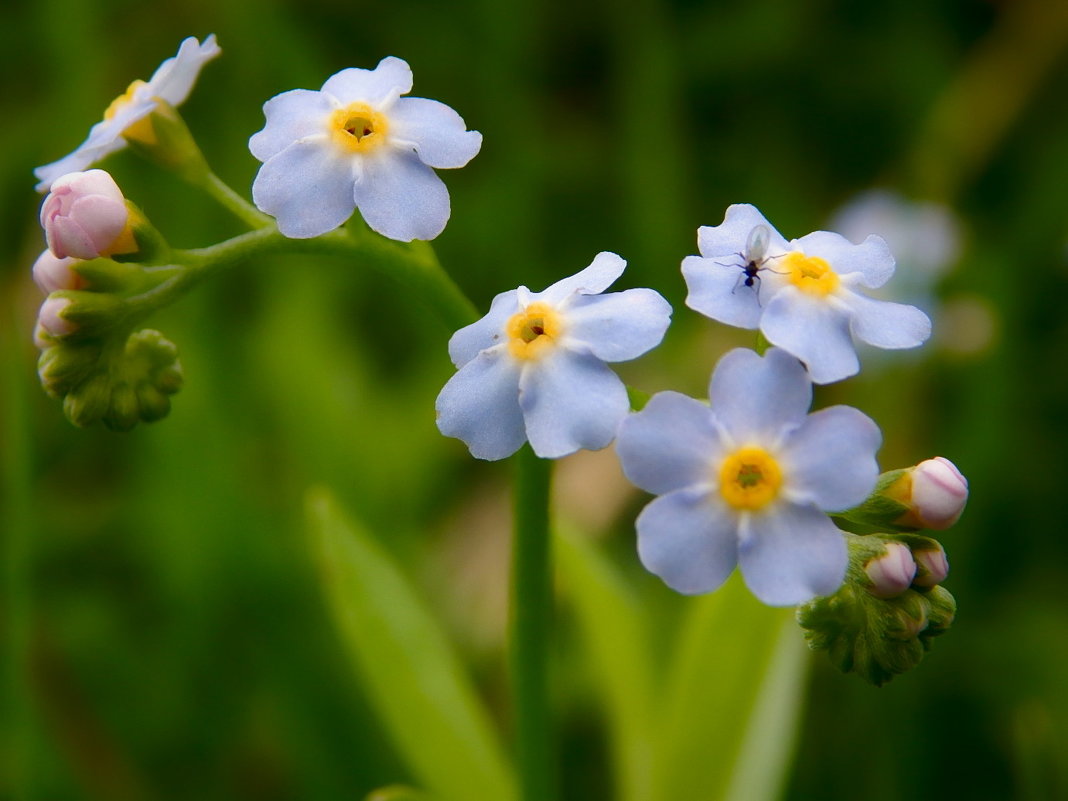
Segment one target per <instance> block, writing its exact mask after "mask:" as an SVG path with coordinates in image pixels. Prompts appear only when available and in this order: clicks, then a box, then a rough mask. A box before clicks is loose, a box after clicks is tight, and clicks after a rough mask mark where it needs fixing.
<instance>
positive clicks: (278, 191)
mask: <svg viewBox="0 0 1068 801" xmlns="http://www.w3.org/2000/svg"><path fill="white" fill-rule="evenodd" d="M352 170H353V165H352V163H351V162H349V161H348V160H346V159H343V158H339V156H338V155H337V153H336V152H335V151H334V150H333V149H328V148H324V147H322V146H321V145H320V144H319V143H316V142H295V143H293V144H292V145H290V146H289V147H287V148H286V149H285V150H283V151H282V152H281V153H279V154H278V155H276V156H274V157H273V158H271V159H269V160H268V161H267V162H266V163H265V164H264V165H263V166H262V167H260V171H259V172H258V173H257V174H256V180H255V181H253V183H252V199H253V201H254V202H255V204H256V206H257V207H258V208H259V209H260V210H261V211H264V212H266V213H267V214H270V215H271V216H272V217H274V218H275V219H276V220H277V222H278V230H279V231H281V232H282V233H283V234H284V235H285V236H288V237H290V238H291V239H310V238H311V237H314V236H319V235H320V234H325V233H327V232H328V231H332V230H334V229H335V228H337V227H338V226H339V225H341V224H342V223H343V222H345V220H347V219H348V218H349V217H350V216H351V215H352V211H353V209H354V208H355V205H356V204H355V202H354V201H353V199H352ZM295 175H299V176H300V179H299V180H294V176H295Z"/></svg>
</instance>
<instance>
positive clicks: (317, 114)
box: [249, 56, 482, 242]
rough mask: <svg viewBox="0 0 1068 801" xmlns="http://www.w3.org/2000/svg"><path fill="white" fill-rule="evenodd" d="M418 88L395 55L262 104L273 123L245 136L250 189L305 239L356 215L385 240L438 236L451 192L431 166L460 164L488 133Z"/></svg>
mask: <svg viewBox="0 0 1068 801" xmlns="http://www.w3.org/2000/svg"><path fill="white" fill-rule="evenodd" d="M411 90H412V71H411V69H410V68H409V67H408V64H407V63H406V62H404V61H402V60H401V59H399V58H394V57H393V56H390V57H388V58H384V59H382V61H380V62H379V63H378V66H377V67H375V68H374V69H373V70H365V69H356V68H351V69H345V70H342V71H341V72H339V73H337V74H336V75H334V76H332V77H331V78H329V79H328V80H327V81H326V83H324V84H323V86H322V89H320V90H319V91H318V92H315V91H311V90H308V89H294V90H292V91H289V92H283V93H282V94H280V95H278V96H276V97H273V98H271V99H270V100H268V101H267V102H266V103H265V104H264V106H263V113H264V115H265V116H266V118H267V124H266V125H265V126H264V128H263V130H262V131H259V132H258V133H256V134H254V135H253V136H252V138H251V139H250V140H249V149H250V150H251V151H252V155H253V156H255V157H256V158H257V159H259V160H260V161H262V162H263V166H262V167H260V171H259V173H258V174H257V175H256V180H255V182H254V183H253V185H252V199H253V200H254V201H255V203H256V205H257V206H258V207H259V209H260V210H261V211H263V212H266V213H267V214H270V215H271V216H272V217H275V218H276V219H277V221H278V230H279V231H281V232H282V233H283V234H285V235H286V236H288V237H291V238H293V239H307V238H310V237H314V236H319V235H320V234H325V233H326V232H328V231H331V230H333V229H334V228H337V227H338V226H339V225H341V224H342V223H343V222H345V221H346V220H347V219H348V218H349V217H351V216H352V212H353V210H354V209H359V210H360V214H362V215H363V218H364V220H365V221H366V222H367V224H368V225H369V226H370V227H371V228H372V229H373V230H375V231H377V232H378V233H380V234H382V235H383V236H387V237H389V238H390V239H397V240H400V241H402V242H410V241H411V240H413V239H433V238H434V237H436V236H437V235H438V234H440V233H441V232H442V230H443V229H444V228H445V223H446V222H448V220H449V192H448V190H447V189H446V188H445V184H444V183H443V182H442V180H441V179H440V178H438V176H437V174H436V173H435V172H434V169H442V168H449V167H462V166H464V165H465V164H467V162H468V161H470V160H471V159H472V158H474V156H475V154H476V153H478V151H479V148H481V147H482V134H480V133H479V132H478V131H468V130H467V126H466V124H465V123H464V121H463V119H462V118H461V117H460V115H459V114H457V113H456V112H455V111H453V110H452V109H451V108H449V107H448V106H446V105H445V104H443V103H439V102H437V101H436V100H427V99H425V98H421V97H401V95H405V94H407V93H408V92H410V91H411Z"/></svg>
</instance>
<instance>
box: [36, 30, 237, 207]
mask: <svg viewBox="0 0 1068 801" xmlns="http://www.w3.org/2000/svg"><path fill="white" fill-rule="evenodd" d="M221 52H222V51H221V50H220V49H219V46H218V45H217V44H216V43H215V34H211V35H210V36H208V38H207V39H205V40H204V43H203V44H201V43H200V42H198V41H197V40H196V39H195V38H194V37H192V36H190V37H189V38H188V39H186V40H184V41H183V42H182V44H181V46H180V47H179V48H178V54H177V55H176V56H174V57H173V58H168V59H167V60H166V61H164V62H163V63H162V64H160V65H159V67H158V68H157V69H156V71H155V72H154V73H153V74H152V77H151V78H149V79H148V82H147V83H146V82H145V81H141V80H137V81H134V82H133V83H131V84H130V85H129V87H128V88H127V89H126V91H125V92H124V93H123V94H121V95H119V97H117V98H115V100H113V101H112V102H111V105H110V106H108V108H107V110H106V111H105V112H104V119H103V120H102V121H101V122H98V123H97V124H96V125H94V126H93V127H92V128H91V129H90V131H89V137H88V138H87V139H86V140H85V141H84V142H82V144H80V145H79V146H78V148H77V149H76V150H75V151H74V152H73V153H71V154H69V155H67V156H64V157H63V158H61V159H60V160H59V161H55V162H52V163H51V164H46V165H45V166H43V167H38V168H37V169H35V170H34V171H33V172H34V175H36V176H37V179H38V181H39V183H38V184H37V191H38V192H47V191H48V190H49V187H51V186H52V182H53V181H55V180H56V179H57V178H59V177H60V176H61V175H66V174H67V173H69V172H78V171H80V170H84V169H85V168H87V167H91V166H92V165H93V164H96V163H97V162H98V161H100V160H101V159H102V158H104V157H105V156H108V155H110V154H112V153H114V152H116V151H118V150H122V149H123V148H124V147H126V140H125V139H124V138H123V136H124V134H126V133H127V132H128V131H130V130H131V129H133V128H134V127H135V126H136V125H137V124H138V123H140V122H142V121H144V120H145V119H146V118H147V117H148V115H150V114H151V113H152V112H153V111H155V110H156V108H157V106H158V104H159V101H160V100H162V101H164V102H166V103H167V104H168V105H171V106H178V105H181V104H182V103H184V102H185V99H186V98H187V97H189V93H190V92H191V91H192V89H193V84H195V83H196V80H197V76H198V75H199V74H200V70H201V68H203V66H204V65H205V64H206V63H208V62H209V61H211V60H212V59H213V58H215V57H216V56H217V55H219V53H221Z"/></svg>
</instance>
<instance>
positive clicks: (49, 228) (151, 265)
mask: <svg viewBox="0 0 1068 801" xmlns="http://www.w3.org/2000/svg"><path fill="white" fill-rule="evenodd" d="M41 225H42V227H43V228H44V231H45V238H46V240H47V242H48V249H47V250H45V251H44V252H43V253H42V254H41V255H40V257H39V258H38V259H37V262H36V263H35V264H34V268H33V275H34V280H35V281H36V282H37V284H38V286H39V287H40V288H41V289H42V291H44V292H47V293H48V297H47V298H46V299H45V301H44V303H43V304H42V306H41V310H40V312H39V314H38V318H37V328H36V331H35V334H34V340H35V342H36V344H37V346H38V347H39V348H41V351H42V352H41V358H40V361H39V363H38V373H39V375H40V378H41V383H42V385H43V386H44V388H45V390H46V391H47V392H48V393H49V394H50V395H52V396H53V397H55V398H57V399H62V400H63V404H64V411H65V412H66V415H67V417H68V418H69V419H70V420H71V422H73V423H75V424H76V425H80V426H88V425H91V424H93V423H96V422H98V421H102V422H103V423H104V424H105V425H107V426H108V427H109V428H111V429H114V430H127V429H130V428H133V427H134V426H135V425H136V424H137V423H138V422H139V421H146V422H147V421H152V420H158V419H160V418H162V417H164V416H166V415H167V413H168V412H169V410H170V399H169V396H170V395H172V394H173V393H175V392H177V391H178V389H179V388H180V387H181V385H182V371H181V365H180V364H179V362H178V354H177V350H176V349H175V347H174V345H173V344H171V343H170V342H168V341H167V340H166V339H165V338H164V337H163V336H162V335H161V334H160V333H159V332H158V331H152V330H149V329H138V324H139V323H140V321H141V320H143V319H144V318H145V317H146V316H147V315H148V314H149V313H150V312H151V311H152V310H154V308H155V306H156V304H155V302H154V294H158V293H159V290H160V289H161V287H163V286H164V285H165V284H166V283H167V282H168V281H169V280H171V279H172V278H173V277H174V275H173V274H174V272H175V268H174V267H172V266H169V265H168V264H167V261H168V256H169V253H170V250H169V248H168V246H167V244H166V242H165V241H164V240H163V238H162V237H161V236H160V234H159V233H158V232H157V231H156V229H155V228H154V227H153V226H152V224H151V223H149V221H148V220H147V219H146V218H145V216H144V215H143V214H142V213H141V211H140V210H139V209H138V208H137V207H136V206H134V205H133V204H132V203H131V202H130V201H129V200H127V199H126V198H125V197H124V196H123V193H122V191H121V190H120V189H119V187H118V186H117V185H116V183H115V181H114V179H113V178H112V177H111V176H110V175H109V174H108V173H107V172H104V171H103V170H89V171H86V172H75V173H70V174H67V175H64V176H62V177H61V178H59V179H58V180H56V181H55V182H53V184H52V186H51V191H50V192H49V194H48V196H47V197H46V198H45V200H44V203H43V204H42V207H41Z"/></svg>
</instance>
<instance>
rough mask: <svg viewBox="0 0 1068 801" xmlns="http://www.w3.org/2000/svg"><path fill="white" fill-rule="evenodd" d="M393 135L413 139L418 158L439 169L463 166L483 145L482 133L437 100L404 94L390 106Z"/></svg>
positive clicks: (403, 138) (391, 134)
mask: <svg viewBox="0 0 1068 801" xmlns="http://www.w3.org/2000/svg"><path fill="white" fill-rule="evenodd" d="M389 121H390V126H391V127H390V136H392V137H395V138H396V139H400V140H405V141H409V142H412V143H414V145H415V150H416V152H417V153H418V154H419V159H420V160H421V161H422V162H423V163H424V164H427V165H429V166H431V167H435V168H437V169H443V168H455V167H463V166H464V165H465V164H467V162H469V161H470V160H471V159H473V158H474V157H475V156H476V155H477V154H478V151H479V149H480V148H481V147H482V134H480V133H479V132H478V131H469V130H467V124H466V123H465V122H464V120H463V117H461V116H460V115H459V114H457V113H456V112H455V111H453V110H452V109H451V108H449V107H448V106H446V105H445V104H444V103H439V102H438V101H436V100H427V99H426V98H422V97H402V98H401V99H400V100H398V101H397V102H396V104H395V105H394V106H393V107H392V108H391V109H390V112H389Z"/></svg>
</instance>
